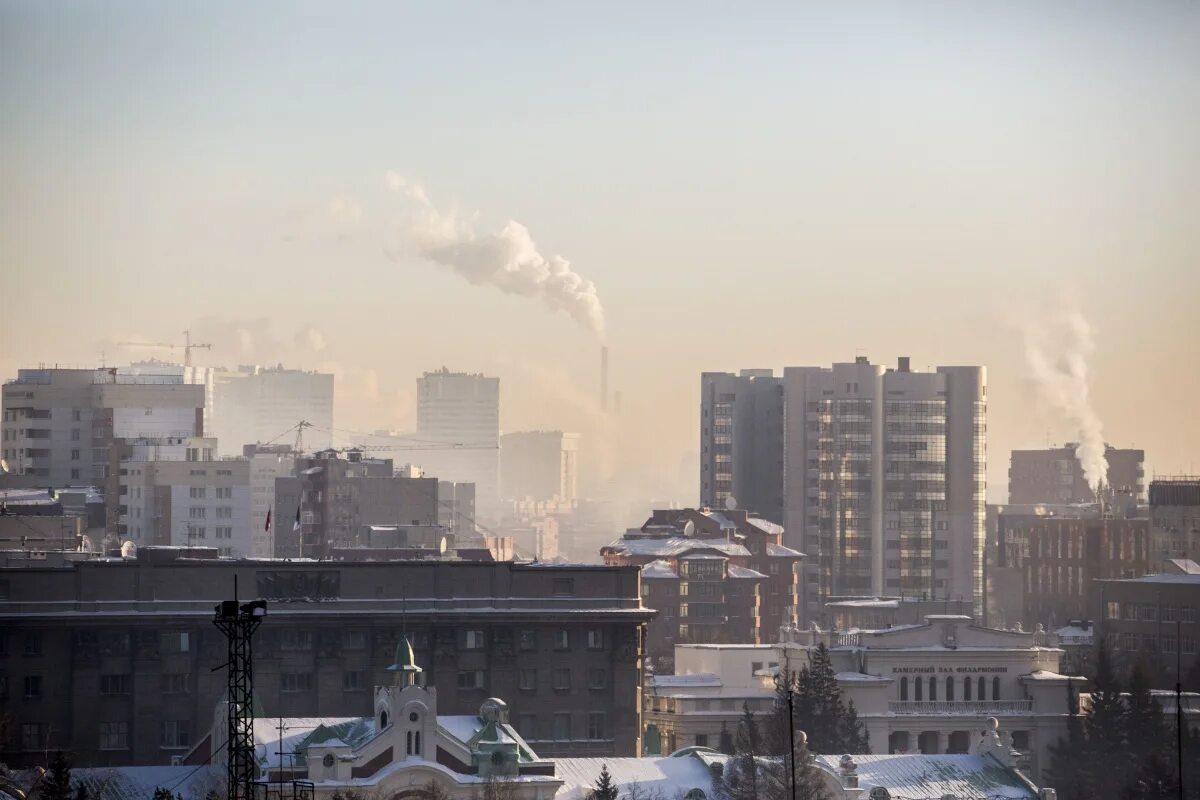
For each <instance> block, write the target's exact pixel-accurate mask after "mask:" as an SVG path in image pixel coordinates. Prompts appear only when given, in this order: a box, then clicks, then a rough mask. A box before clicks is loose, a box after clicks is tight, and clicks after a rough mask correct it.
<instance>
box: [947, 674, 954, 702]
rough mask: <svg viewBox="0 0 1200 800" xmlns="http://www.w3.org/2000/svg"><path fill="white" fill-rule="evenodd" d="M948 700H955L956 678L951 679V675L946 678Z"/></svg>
mask: <svg viewBox="0 0 1200 800" xmlns="http://www.w3.org/2000/svg"><path fill="white" fill-rule="evenodd" d="M946 699H947V700H953V699H954V678H951V677H950V676H949V675H947V676H946Z"/></svg>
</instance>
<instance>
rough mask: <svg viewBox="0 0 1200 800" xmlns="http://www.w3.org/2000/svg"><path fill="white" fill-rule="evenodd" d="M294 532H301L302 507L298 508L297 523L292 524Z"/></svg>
mask: <svg viewBox="0 0 1200 800" xmlns="http://www.w3.org/2000/svg"><path fill="white" fill-rule="evenodd" d="M292 530H294V531H298V530H300V506H296V521H295V522H294V523H292Z"/></svg>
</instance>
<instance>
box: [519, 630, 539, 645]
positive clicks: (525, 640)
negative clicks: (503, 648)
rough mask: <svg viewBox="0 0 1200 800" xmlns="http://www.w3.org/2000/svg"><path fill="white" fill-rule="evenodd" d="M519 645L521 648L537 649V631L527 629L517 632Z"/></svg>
mask: <svg viewBox="0 0 1200 800" xmlns="http://www.w3.org/2000/svg"><path fill="white" fill-rule="evenodd" d="M517 647H518V648H520V649H521V650H537V631H533V630H529V629H525V630H522V631H519V632H518V633H517Z"/></svg>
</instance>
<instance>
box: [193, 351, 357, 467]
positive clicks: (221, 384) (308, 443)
mask: <svg viewBox="0 0 1200 800" xmlns="http://www.w3.org/2000/svg"><path fill="white" fill-rule="evenodd" d="M214 383H215V385H214V388H213V407H212V427H213V435H215V436H216V437H217V440H218V441H219V442H220V445H221V455H228V456H238V455H241V454H242V448H243V447H244V446H245V445H248V444H258V443H260V442H262V443H271V442H275V441H277V440H278V439H279V437H280V436H281V435H282V434H284V433H285V432H286V431H288V430H289V429H290V428H292V427H294V426H295V425H296V424H297V423H299V422H300V421H301V420H304V421H307V422H310V423H312V427H311V428H308V429H306V430H305V432H304V447H305V448H306V449H308V450H317V449H320V448H326V447H331V446H332V445H333V441H332V433H331V429H332V428H333V375H332V374H330V373H327V372H307V371H305V370H300V369H286V368H285V367H284V366H283V365H282V364H280V365H277V366H274V367H262V366H241V367H238V368H237V369H236V370H231V371H224V370H221V371H218V372H216V374H215V378H214Z"/></svg>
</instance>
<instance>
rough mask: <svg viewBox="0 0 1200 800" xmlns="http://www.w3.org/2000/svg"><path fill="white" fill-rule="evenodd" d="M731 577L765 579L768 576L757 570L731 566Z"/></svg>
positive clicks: (735, 565)
mask: <svg viewBox="0 0 1200 800" xmlns="http://www.w3.org/2000/svg"><path fill="white" fill-rule="evenodd" d="M729 577H731V578H755V579H757V578H765V577H767V576H766V575H763V574H762V573H761V572H759V571H758V570H756V569H750V568H749V567H739V566H738V565H737V564H730V565H729Z"/></svg>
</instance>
